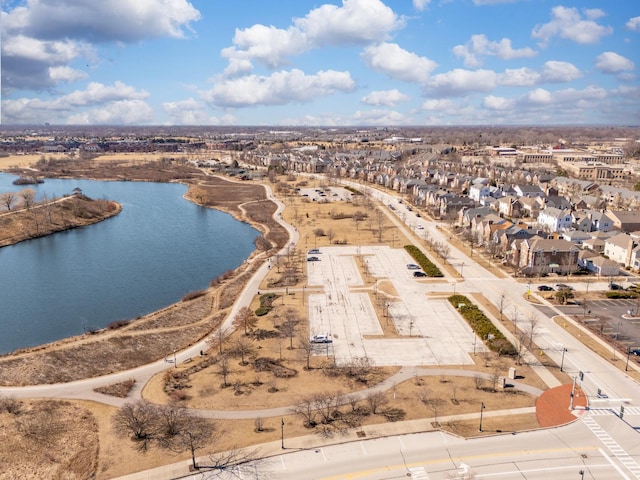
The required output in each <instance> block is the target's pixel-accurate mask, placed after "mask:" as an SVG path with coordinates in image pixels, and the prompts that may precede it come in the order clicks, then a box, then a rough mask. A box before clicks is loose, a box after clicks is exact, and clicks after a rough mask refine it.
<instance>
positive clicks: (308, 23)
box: [221, 0, 404, 69]
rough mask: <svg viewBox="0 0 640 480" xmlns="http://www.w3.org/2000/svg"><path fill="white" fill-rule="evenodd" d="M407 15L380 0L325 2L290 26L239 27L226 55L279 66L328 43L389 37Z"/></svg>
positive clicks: (379, 39) (400, 25)
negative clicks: (395, 11) (399, 14)
mask: <svg viewBox="0 0 640 480" xmlns="http://www.w3.org/2000/svg"><path fill="white" fill-rule="evenodd" d="M403 25H404V19H402V18H400V17H398V16H397V15H396V14H395V13H394V11H393V10H392V9H391V8H389V7H387V6H386V5H385V4H384V3H382V1H380V0H343V2H342V6H336V5H329V4H325V5H321V6H320V7H318V8H315V9H313V10H311V11H310V12H309V13H308V14H307V15H306V16H305V17H303V18H295V19H294V20H293V24H292V25H290V26H288V27H287V28H284V29H283V28H276V27H273V26H268V27H267V26H265V25H260V24H256V25H253V26H251V27H249V28H246V29H236V32H235V35H234V38H233V46H231V47H227V48H225V49H223V50H222V52H221V54H222V56H223V57H225V58H228V59H230V61H231V60H232V59H244V60H249V61H253V60H255V61H257V62H259V63H262V64H264V65H266V66H268V67H269V68H272V69H275V68H279V67H281V66H283V65H286V64H287V63H288V59H289V57H291V56H295V55H300V54H301V53H303V52H306V51H308V50H311V49H313V48H319V47H323V46H327V45H345V44H348V45H353V44H356V45H359V44H366V43H370V42H375V41H381V40H385V39H386V38H387V37H388V35H389V33H390V32H392V31H394V30H397V29H399V28H401V27H402V26H403Z"/></svg>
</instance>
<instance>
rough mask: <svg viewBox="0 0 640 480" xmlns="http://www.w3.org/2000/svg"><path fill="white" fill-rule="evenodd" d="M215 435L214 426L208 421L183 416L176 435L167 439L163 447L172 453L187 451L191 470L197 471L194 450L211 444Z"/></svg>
mask: <svg viewBox="0 0 640 480" xmlns="http://www.w3.org/2000/svg"><path fill="white" fill-rule="evenodd" d="M215 433H216V428H215V424H214V423H212V422H211V421H210V420H207V419H204V418H197V417H194V416H192V415H183V416H182V417H181V422H180V424H179V425H178V431H177V433H176V434H175V435H173V436H172V437H171V438H170V439H168V441H167V442H166V443H165V445H166V446H167V448H169V449H170V450H172V451H174V452H184V451H189V453H191V463H192V465H193V468H194V469H197V468H198V464H197V463H196V450H200V449H201V448H204V447H205V446H206V445H208V444H209V443H211V440H212V437H215V435H214V434H215Z"/></svg>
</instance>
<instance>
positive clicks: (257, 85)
mask: <svg viewBox="0 0 640 480" xmlns="http://www.w3.org/2000/svg"><path fill="white" fill-rule="evenodd" d="M354 89H355V81H354V80H353V79H352V78H351V75H350V74H349V72H337V71H334V70H326V71H320V72H318V73H316V74H315V75H306V74H305V73H304V72H303V71H301V70H298V69H293V70H291V71H279V72H275V73H273V74H271V75H270V76H259V75H247V76H244V77H239V78H231V79H221V81H219V82H218V83H217V84H216V85H215V86H214V87H213V88H212V89H211V90H209V91H206V92H203V93H202V96H203V98H204V99H205V100H206V101H207V102H208V103H210V104H211V105H215V106H218V107H249V106H255V105H285V104H288V103H295V102H298V103H305V102H309V101H311V100H313V99H315V98H317V97H323V96H326V95H331V94H333V93H336V92H350V91H353V90H354Z"/></svg>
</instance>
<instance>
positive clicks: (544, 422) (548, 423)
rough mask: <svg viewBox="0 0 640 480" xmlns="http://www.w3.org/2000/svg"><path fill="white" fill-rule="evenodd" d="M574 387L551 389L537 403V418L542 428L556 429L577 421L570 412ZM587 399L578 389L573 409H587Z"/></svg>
mask: <svg viewBox="0 0 640 480" xmlns="http://www.w3.org/2000/svg"><path fill="white" fill-rule="evenodd" d="M571 388H572V385H571V384H568V385H561V386H559V387H555V388H550V389H549V390H547V391H546V392H544V393H543V394H542V395H540V396H539V397H538V400H537V401H536V417H537V419H538V423H539V424H540V426H541V427H555V426H558V425H564V424H566V423H570V422H572V421H574V420H575V419H576V417H575V415H573V414H572V413H571V410H569V403H570V398H571ZM586 406H587V397H586V395H585V394H584V393H583V392H582V390H580V388H578V387H576V390H575V395H574V398H573V408H585V407H586Z"/></svg>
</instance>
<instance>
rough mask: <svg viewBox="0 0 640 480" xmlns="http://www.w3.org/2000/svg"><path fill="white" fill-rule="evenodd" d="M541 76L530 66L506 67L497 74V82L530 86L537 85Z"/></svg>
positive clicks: (505, 84) (507, 84)
mask: <svg viewBox="0 0 640 480" xmlns="http://www.w3.org/2000/svg"><path fill="white" fill-rule="evenodd" d="M541 78H542V76H541V75H540V73H539V72H536V71H535V70H533V69H531V68H527V67H522V68H515V69H511V68H507V69H506V70H505V71H504V72H503V73H501V74H499V75H498V83H499V84H500V85H504V86H510V87H531V86H533V85H537V84H538V83H539V82H540V79H541Z"/></svg>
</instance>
